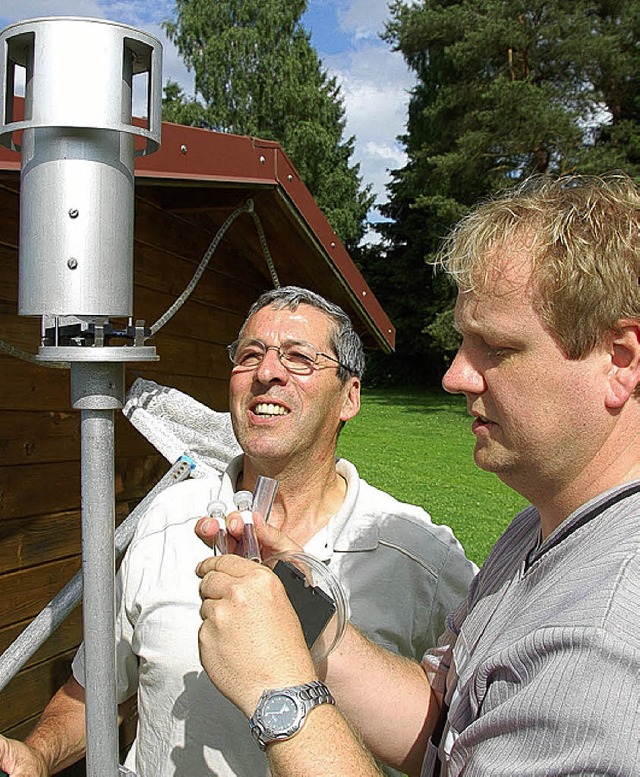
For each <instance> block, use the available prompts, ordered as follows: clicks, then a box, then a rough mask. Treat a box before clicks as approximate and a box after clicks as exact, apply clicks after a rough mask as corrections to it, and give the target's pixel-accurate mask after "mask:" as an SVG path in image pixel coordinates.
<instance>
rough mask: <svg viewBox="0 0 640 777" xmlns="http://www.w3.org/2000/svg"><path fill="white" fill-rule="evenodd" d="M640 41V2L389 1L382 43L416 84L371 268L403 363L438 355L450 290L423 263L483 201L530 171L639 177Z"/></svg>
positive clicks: (367, 264) (367, 266)
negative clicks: (403, 154)
mask: <svg viewBox="0 0 640 777" xmlns="http://www.w3.org/2000/svg"><path fill="white" fill-rule="evenodd" d="M639 33H640V0H571V2H566V1H565V0H526V2H525V0H421V1H420V2H403V0H395V2H393V3H392V5H391V20H390V22H389V23H388V25H387V29H386V34H385V37H386V39H387V41H388V42H389V43H390V44H391V45H392V46H393V47H394V48H395V49H397V50H399V51H401V52H402V54H403V55H404V57H405V59H406V61H407V63H408V65H409V67H410V68H411V69H412V70H413V71H414V73H415V75H416V85H415V88H414V89H413V92H412V95H411V100H410V105H409V116H408V125H407V134H406V135H405V136H404V137H403V138H402V141H403V142H404V144H405V146H406V151H407V156H408V160H407V164H406V165H405V167H404V168H402V169H401V170H397V171H395V173H394V175H393V180H392V183H391V185H390V187H389V194H390V200H389V203H388V204H387V205H386V206H384V214H385V215H386V216H387V217H388V218H389V219H390V222H389V223H388V224H386V225H383V226H382V227H381V231H382V233H383V235H384V237H385V239H386V242H385V245H384V248H383V249H380V250H378V251H377V252H373V255H369V256H368V257H364V258H363V269H364V271H365V273H367V275H368V276H369V275H370V276H371V279H372V280H371V283H372V286H373V288H374V291H375V292H376V294H377V295H378V296H379V298H380V299H381V301H382V304H383V305H385V306H386V307H387V309H388V312H389V313H390V314H391V317H392V319H393V320H394V323H395V324H396V326H397V327H398V333H399V336H398V350H399V358H398V364H399V365H401V366H403V365H406V364H407V363H408V362H409V363H411V364H414V365H415V364H416V363H418V362H421V363H422V364H423V365H425V366H426V367H427V368H428V367H429V365H430V363H431V362H432V360H433V359H434V358H437V352H438V351H440V352H441V351H442V346H441V345H438V344H437V342H436V341H435V340H434V337H433V335H434V333H436V332H437V333H440V334H442V326H441V324H442V322H443V321H446V318H445V319H443V318H442V317H441V316H440V314H441V313H442V312H443V311H445V310H446V309H447V308H450V307H451V299H452V292H451V290H450V289H448V288H446V287H445V286H443V285H442V284H441V283H440V282H438V281H437V280H436V279H434V277H433V275H432V273H431V271H430V270H429V269H428V267H427V264H426V263H427V262H428V261H429V260H431V259H432V258H433V256H434V253H435V252H436V250H437V248H438V246H439V245H440V242H441V239H442V236H443V235H444V234H445V233H446V231H447V230H448V228H449V227H450V226H451V224H453V223H454V222H455V221H456V220H457V219H458V218H460V216H462V215H463V214H464V213H465V212H466V211H467V210H468V208H469V207H470V206H471V205H472V204H473V203H474V202H476V201H477V200H478V199H479V198H482V197H483V196H486V195H487V194H489V193H491V192H493V191H496V190H498V189H502V188H505V187H509V186H513V185H514V184H515V183H517V182H518V181H519V180H521V179H523V178H525V177H527V176H529V175H532V174H544V173H551V172H554V173H555V172H559V173H567V172H604V171H607V170H611V169H622V170H625V171H626V172H628V173H630V174H632V175H635V176H640V129H639V118H640V89H639V78H640V70H639V68H638V65H639V64H640V61H639V60H640V49H639V48H638V43H637V42H638V40H639ZM403 290H404V293H403ZM408 290H410V292H409V293H407V291H408ZM434 323H435V324H436V326H435V328H434V327H433V326H432V325H433V324H434ZM425 330H426V331H425ZM436 339H439V340H440V342H442V338H441V337H439V336H438V338H436ZM436 372H437V370H436ZM401 374H402V373H401Z"/></svg>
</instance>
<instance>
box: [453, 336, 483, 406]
mask: <svg viewBox="0 0 640 777" xmlns="http://www.w3.org/2000/svg"><path fill="white" fill-rule="evenodd" d="M485 387H486V386H485V382H484V377H483V375H482V373H481V372H480V371H479V370H478V369H477V368H476V367H475V366H474V364H473V361H472V360H471V359H470V358H469V355H468V353H467V352H466V349H465V348H464V346H462V347H461V348H460V349H459V350H458V352H457V353H456V355H455V358H454V360H453V361H452V362H451V366H450V367H449V369H448V370H447V371H446V372H445V374H444V377H443V378H442V388H443V389H444V390H445V391H447V392H448V393H449V394H482V392H483V391H484V390H485Z"/></svg>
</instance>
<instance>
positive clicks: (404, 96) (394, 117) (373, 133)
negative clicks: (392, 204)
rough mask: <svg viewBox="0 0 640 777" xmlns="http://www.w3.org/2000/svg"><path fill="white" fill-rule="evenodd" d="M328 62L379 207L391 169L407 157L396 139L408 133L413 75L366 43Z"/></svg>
mask: <svg viewBox="0 0 640 777" xmlns="http://www.w3.org/2000/svg"><path fill="white" fill-rule="evenodd" d="M324 63H325V66H326V67H327V68H328V70H329V72H330V73H331V74H332V75H335V76H336V78H337V80H338V82H339V83H340V87H341V90H342V94H343V96H344V100H345V111H346V118H347V125H346V134H347V135H348V136H351V135H354V136H355V138H356V149H355V153H354V161H356V162H358V163H359V164H360V172H361V175H362V177H363V181H364V182H365V183H370V184H372V186H373V191H374V193H375V194H376V198H377V204H382V203H383V202H385V201H386V200H387V195H386V184H387V183H388V181H389V179H390V176H389V170H393V169H397V168H398V167H401V166H402V165H403V164H404V162H405V159H406V156H405V154H404V151H403V149H402V146H401V145H400V143H399V142H398V141H397V137H398V136H399V135H402V134H404V132H405V130H406V121H407V103H408V99H409V90H410V89H411V87H412V85H413V77H412V75H411V73H410V72H409V71H408V69H407V67H406V65H405V63H404V60H403V59H402V56H401V55H400V54H398V53H397V52H392V51H391V50H390V49H389V47H388V46H386V45H385V44H383V43H379V44H374V43H373V42H369V43H366V45H365V44H364V42H363V44H362V45H360V46H357V47H356V48H355V50H354V51H351V52H348V53H346V54H341V55H335V56H332V57H327V58H325V60H324ZM371 215H372V216H375V214H371Z"/></svg>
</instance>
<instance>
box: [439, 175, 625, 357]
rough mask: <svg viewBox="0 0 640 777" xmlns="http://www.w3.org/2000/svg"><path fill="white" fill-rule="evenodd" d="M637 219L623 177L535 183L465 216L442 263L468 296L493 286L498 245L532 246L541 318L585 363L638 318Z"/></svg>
mask: <svg viewBox="0 0 640 777" xmlns="http://www.w3.org/2000/svg"><path fill="white" fill-rule="evenodd" d="M639 216H640V192H639V190H638V186H637V184H636V183H635V182H634V181H633V180H632V179H631V178H629V177H628V176H626V175H623V174H611V175H607V176H560V177H557V178H551V177H546V176H545V177H537V178H532V179H528V180H527V181H525V182H524V183H523V184H522V185H520V186H519V187H517V188H516V189H513V190H510V191H507V192H505V193H503V194H501V195H499V196H497V197H495V198H494V199H491V200H490V201H488V202H485V203H483V204H481V205H480V206H478V207H477V208H476V209H475V210H473V211H472V212H471V213H470V214H469V215H467V216H466V217H465V218H463V219H462V221H461V222H460V223H459V224H458V225H457V226H456V227H455V228H454V229H453V230H452V232H451V234H450V235H449V237H448V238H447V240H446V242H445V244H444V246H443V249H442V251H441V253H440V255H439V257H438V260H437V262H436V263H437V264H438V265H440V266H441V267H442V268H443V269H444V270H445V271H446V272H447V273H448V274H449V275H450V276H451V277H452V278H453V279H454V280H455V282H456V283H457V285H458V288H459V289H460V290H461V291H469V290H471V289H473V288H477V287H479V286H482V284H483V283H484V282H486V279H487V277H488V276H489V271H490V269H491V266H492V264H491V263H492V258H493V257H494V256H495V254H496V251H497V250H498V249H500V248H504V247H507V248H508V247H509V245H510V246H511V247H514V246H520V247H526V250H527V251H528V252H530V254H531V257H532V266H533V270H532V282H533V290H534V301H535V303H536V305H537V307H538V312H539V315H540V317H541V319H542V321H543V323H544V324H545V326H547V328H548V329H549V331H551V332H552V333H553V334H555V336H556V337H557V339H558V341H559V342H560V344H561V346H562V348H563V349H564V351H565V354H566V355H567V356H568V357H569V358H571V359H581V358H583V357H585V356H587V355H588V354H589V353H590V352H591V351H592V350H593V349H594V348H595V347H596V346H597V345H598V344H599V343H601V342H602V338H603V337H604V335H605V334H606V333H607V332H609V331H610V330H612V329H615V328H616V325H617V324H618V322H619V321H620V320H621V319H636V320H640V287H639V278H640V236H639V230H640V220H639Z"/></svg>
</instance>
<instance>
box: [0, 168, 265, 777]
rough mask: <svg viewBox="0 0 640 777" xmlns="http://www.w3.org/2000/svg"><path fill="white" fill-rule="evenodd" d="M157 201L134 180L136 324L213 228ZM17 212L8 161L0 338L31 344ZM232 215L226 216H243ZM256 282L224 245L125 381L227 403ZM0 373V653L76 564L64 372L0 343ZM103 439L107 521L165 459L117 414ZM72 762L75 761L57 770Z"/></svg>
mask: <svg viewBox="0 0 640 777" xmlns="http://www.w3.org/2000/svg"><path fill="white" fill-rule="evenodd" d="M158 201H159V198H158V197H156V192H155V190H154V188H153V187H149V186H143V187H139V188H138V190H137V194H136V221H135V289H134V296H135V300H134V316H135V317H136V318H143V319H145V321H146V322H147V324H148V325H150V324H152V323H154V322H155V321H156V320H157V319H158V318H159V317H160V315H161V314H162V313H164V312H165V310H167V309H168V308H169V306H170V305H171V304H172V303H173V301H174V300H175V299H176V297H177V296H178V295H179V294H180V293H181V292H182V291H183V289H184V288H185V287H186V285H187V283H188V282H189V280H190V279H191V278H192V276H193V273H194V271H195V269H196V267H197V265H198V263H199V261H200V259H201V257H202V255H203V254H204V252H205V250H206V249H207V247H208V245H209V242H210V241H211V239H212V237H213V234H214V232H215V228H214V227H215V225H214V223H213V222H211V223H209V222H208V220H207V219H203V217H202V215H201V214H199V215H197V216H196V215H194V216H189V214H188V213H187V214H185V213H182V214H181V215H177V214H172V213H170V212H167V211H165V210H163V209H162V208H161V207H160V205H159V204H158ZM18 215H19V195H18V177H17V174H16V176H15V177H12V176H11V175H10V174H8V173H7V174H5V177H4V178H3V179H2V180H0V268H1V269H0V340H3V341H4V342H6V343H9V344H10V345H13V346H15V347H17V348H20V349H22V350H24V351H27V352H30V353H35V352H36V351H37V347H38V340H39V321H38V320H34V319H29V318H24V317H19V316H18V315H17V294H18V224H19V220H18ZM245 218H246V219H248V218H249V217H248V216H242V217H240V218H239V219H238V221H237V222H236V224H237V226H236V225H234V228H237V229H239V230H241V229H243V228H245V227H246V224H245V226H244V227H243V225H242V223H241V222H242V219H245ZM114 228H117V225H116V226H115V227H114ZM268 286H269V282H268V280H265V278H263V277H262V276H261V275H260V274H259V273H258V271H257V270H256V269H255V267H253V266H252V265H251V263H250V262H248V261H247V260H246V259H245V258H244V257H243V256H242V253H241V252H239V251H238V250H235V249H233V247H232V246H231V244H229V243H226V242H225V243H223V245H222V247H221V250H220V252H219V253H218V254H216V255H214V257H213V258H212V260H211V263H210V267H209V269H208V270H207V271H206V272H205V274H204V276H203V277H202V278H201V280H200V282H199V284H198V286H197V287H196V289H195V291H194V293H193V295H192V297H191V298H190V299H189V301H188V302H187V303H186V304H185V305H184V307H183V308H181V309H180V311H179V312H178V313H177V314H176V315H175V316H174V317H173V318H172V319H171V320H170V321H169V322H168V323H167V324H166V325H165V326H164V327H163V328H162V329H161V330H160V332H159V333H158V335H157V337H156V338H155V341H154V344H155V346H156V348H157V351H158V354H159V355H160V361H158V362H155V363H138V364H135V363H133V364H129V365H128V366H127V370H126V375H127V382H128V383H130V382H131V380H133V379H134V378H135V377H138V376H141V377H144V378H148V379H151V380H155V381H157V382H158V383H161V384H163V385H168V386H174V387H176V388H178V389H180V390H182V391H184V392H186V393H189V394H190V395H192V396H194V397H196V398H197V399H199V400H200V401H202V402H204V403H206V404H208V405H210V406H211V407H214V408H215V409H218V410H224V409H226V407H227V380H228V375H229V371H230V364H229V362H228V359H227V355H226V352H225V348H224V346H225V344H227V343H229V342H231V340H233V339H234V337H235V335H236V333H237V330H238V328H239V326H240V324H241V323H242V321H243V320H244V316H245V314H246V311H247V309H248V307H249V306H250V304H251V303H252V302H253V301H254V300H255V298H256V297H257V295H258V294H259V293H260V291H262V290H263V289H264V288H266V287H268ZM0 375H1V377H0V652H2V651H3V650H4V649H6V647H7V646H8V645H9V644H11V642H12V641H13V639H14V638H15V637H16V636H17V635H18V634H19V633H20V632H21V631H22V629H24V628H25V627H26V626H27V625H28V624H29V622H30V621H31V620H32V618H33V617H34V616H35V615H37V614H38V612H39V611H40V610H41V608H42V607H43V606H44V605H45V604H46V603H47V602H48V601H49V600H50V599H51V598H52V597H53V596H54V595H55V594H56V593H57V592H58V591H59V590H60V589H61V588H62V587H63V586H64V584H65V583H66V582H67V581H68V580H69V579H70V578H71V577H72V575H73V574H74V573H75V572H76V571H77V570H78V569H79V568H80V564H81V558H80V553H81V531H80V431H79V425H80V424H79V421H80V413H79V411H75V410H72V409H71V406H70V391H69V372H68V371H67V370H61V369H52V368H48V367H44V366H40V365H36V364H31V363H28V362H25V361H22V360H20V359H18V358H16V357H14V356H11V355H8V354H6V353H4V352H2V351H0ZM115 449H116V514H117V521H118V522H119V521H121V520H122V519H123V518H124V517H126V515H128V513H129V512H130V511H131V510H132V509H133V507H134V506H135V505H136V504H137V503H138V502H139V500H140V499H141V498H142V497H143V496H144V495H145V494H146V493H147V492H148V491H149V490H150V488H151V487H152V486H153V485H154V484H155V483H156V482H157V481H158V479H159V478H160V477H161V476H162V475H163V474H164V473H165V472H166V471H167V469H168V468H169V466H170V465H169V462H167V461H165V460H164V459H163V457H162V456H161V455H160V454H159V453H158V452H157V451H156V450H155V449H154V448H152V446H151V445H150V444H149V443H148V442H147V441H146V440H145V439H144V438H143V437H142V436H141V435H140V434H139V433H138V432H137V431H136V430H135V429H134V428H133V427H132V426H131V425H130V424H129V422H128V421H127V420H126V419H125V418H124V417H123V416H122V414H121V413H119V412H116V445H115ZM81 628H82V626H81V612H80V608H78V609H77V610H76V611H75V612H74V613H73V615H72V616H70V618H69V619H68V620H67V621H66V622H65V623H64V624H63V625H62V626H61V627H60V628H59V629H58V631H57V632H56V633H55V634H54V635H53V636H52V637H51V638H50V639H49V640H48V641H47V643H46V644H45V645H44V646H43V647H42V648H41V649H40V650H39V651H38V652H37V653H36V654H35V655H34V656H33V657H32V658H31V660H30V661H29V662H28V663H27V665H26V667H25V668H24V669H23V670H22V671H20V673H19V674H18V675H17V676H16V677H15V678H14V679H13V680H12V681H11V683H10V684H9V685H8V686H7V688H6V689H5V690H4V691H2V692H1V693H0V732H2V733H4V734H6V735H9V736H16V737H23V736H24V735H25V734H26V733H27V732H28V730H29V729H30V727H31V726H32V725H33V723H34V721H35V719H36V718H37V716H38V715H39V713H40V712H41V710H42V709H43V707H44V706H45V704H46V703H47V701H48V700H49V698H50V697H51V696H52V694H53V693H54V691H55V690H56V689H57V688H58V687H59V685H60V684H61V683H62V682H63V681H64V680H65V679H66V678H67V676H68V673H69V664H70V660H71V658H72V657H73V655H74V652H75V650H76V647H77V645H78V643H79V641H80V639H81ZM132 730H133V728H132V726H130V727H129V730H128V731H127V732H126V738H128V739H129V740H130V738H131V732H132ZM81 773H84V771H83V767H82V765H80V766H78V767H76V768H75V769H73V768H72V769H70V770H67V771H66V772H65V773H64V774H67V775H68V777H70V775H72V774H74V775H76V774H81Z"/></svg>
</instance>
